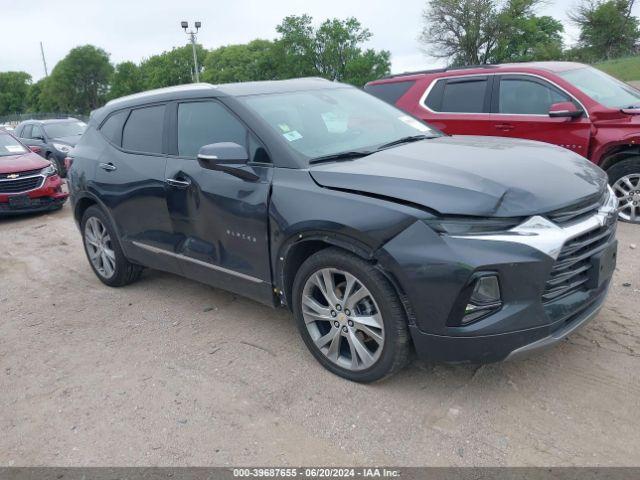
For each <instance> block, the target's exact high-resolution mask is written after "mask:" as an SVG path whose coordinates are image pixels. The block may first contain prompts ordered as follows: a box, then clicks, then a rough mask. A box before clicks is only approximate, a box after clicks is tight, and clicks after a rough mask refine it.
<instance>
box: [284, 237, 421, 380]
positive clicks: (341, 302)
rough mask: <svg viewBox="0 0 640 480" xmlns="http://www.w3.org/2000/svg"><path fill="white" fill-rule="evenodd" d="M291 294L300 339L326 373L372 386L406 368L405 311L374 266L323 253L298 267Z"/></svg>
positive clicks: (342, 254) (346, 255)
mask: <svg viewBox="0 0 640 480" xmlns="http://www.w3.org/2000/svg"><path fill="white" fill-rule="evenodd" d="M293 290H294V291H293V295H294V302H295V304H294V314H295V316H296V320H297V322H298V327H299V329H300V332H301V334H302V337H303V339H304V341H305V343H306V344H307V347H309V349H310V350H311V353H313V355H314V356H315V357H316V359H318V361H319V362H320V363H321V364H322V365H323V366H325V367H326V368H327V369H328V370H330V371H332V372H333V373H336V374H338V375H340V376H342V377H344V378H347V379H349V380H353V381H358V382H372V381H375V380H379V379H381V378H383V377H385V376H387V375H390V374H391V373H394V372H395V371H397V370H398V369H399V368H401V367H402V366H404V365H405V364H406V361H407V359H408V353H409V340H408V332H407V321H406V317H405V314H404V310H403V307H402V305H401V303H400V301H399V299H398V296H397V294H396V293H395V290H394V289H393V288H392V286H391V285H390V284H389V282H388V281H387V279H386V278H385V277H384V276H383V275H382V274H381V273H380V272H379V271H378V270H377V269H376V268H375V267H374V266H373V265H370V264H368V263H366V262H364V261H363V260H361V259H359V258H358V257H355V256H354V255H351V254H349V253H347V252H343V251H341V250H338V249H333V248H330V249H327V250H322V251H320V252H318V253H316V254H315V255H313V256H312V257H311V258H309V259H308V260H307V261H306V262H305V263H304V264H303V265H302V266H301V267H300V270H299V271H298V274H297V276H296V280H295V282H294V289H293Z"/></svg>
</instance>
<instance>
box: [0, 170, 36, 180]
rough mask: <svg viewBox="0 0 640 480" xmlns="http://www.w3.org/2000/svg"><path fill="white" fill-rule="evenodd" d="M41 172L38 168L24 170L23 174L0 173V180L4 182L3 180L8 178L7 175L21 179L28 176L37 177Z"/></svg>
mask: <svg viewBox="0 0 640 480" xmlns="http://www.w3.org/2000/svg"><path fill="white" fill-rule="evenodd" d="M41 170H42V169H41V168H38V169H36V170H26V171H24V172H11V173H0V180H4V179H5V178H8V177H9V175H19V176H20V177H21V178H22V177H28V176H30V175H38V174H39V173H40V171H41Z"/></svg>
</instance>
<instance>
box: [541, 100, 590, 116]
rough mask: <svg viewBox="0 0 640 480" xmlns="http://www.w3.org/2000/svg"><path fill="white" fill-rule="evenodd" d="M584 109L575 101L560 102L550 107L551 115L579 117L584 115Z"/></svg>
mask: <svg viewBox="0 0 640 480" xmlns="http://www.w3.org/2000/svg"><path fill="white" fill-rule="evenodd" d="M582 113H583V112H582V110H580V109H579V108H576V106H575V105H574V104H573V102H558V103H554V104H553V105H551V107H549V116H550V117H554V118H556V117H567V118H578V117H581V116H582Z"/></svg>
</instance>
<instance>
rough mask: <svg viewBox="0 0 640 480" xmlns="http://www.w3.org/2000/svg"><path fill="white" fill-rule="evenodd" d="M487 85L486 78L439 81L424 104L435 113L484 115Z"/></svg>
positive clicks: (486, 106)
mask: <svg viewBox="0 0 640 480" xmlns="http://www.w3.org/2000/svg"><path fill="white" fill-rule="evenodd" d="M488 85H489V78H488V77H486V76H484V77H466V78H455V79H441V80H438V81H436V84H435V85H434V86H433V87H432V88H431V91H430V92H429V95H427V98H426V100H425V103H426V105H427V107H429V108H430V109H431V110H433V111H435V112H447V113H484V112H487V111H488V102H486V99H487V93H488Z"/></svg>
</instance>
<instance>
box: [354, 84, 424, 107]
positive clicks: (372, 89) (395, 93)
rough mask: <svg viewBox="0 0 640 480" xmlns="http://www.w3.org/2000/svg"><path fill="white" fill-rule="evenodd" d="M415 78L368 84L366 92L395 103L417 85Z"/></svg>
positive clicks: (365, 88)
mask: <svg viewBox="0 0 640 480" xmlns="http://www.w3.org/2000/svg"><path fill="white" fill-rule="evenodd" d="M415 83H416V82H415V80H409V81H404V82H393V83H379V84H377V85H366V86H365V87H364V90H365V92H367V93H370V94H371V95H374V96H376V97H378V98H379V99H380V100H384V101H385V102H387V103H390V104H392V105H395V103H396V102H397V101H398V100H400V97H402V96H403V95H404V94H405V93H407V91H408V90H409V89H410V88H411V87H413V85H415Z"/></svg>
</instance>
